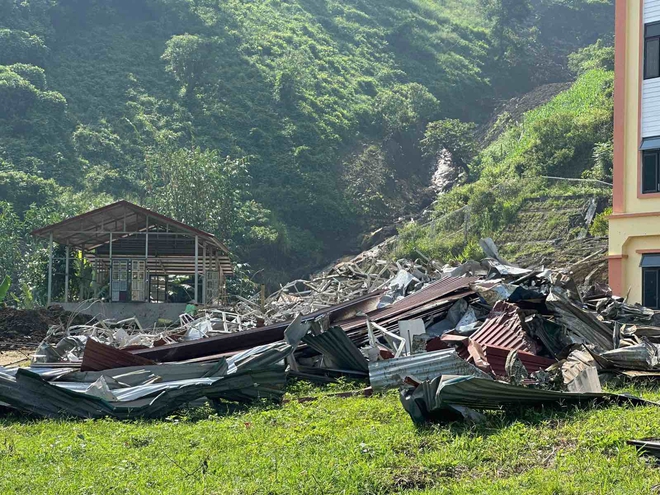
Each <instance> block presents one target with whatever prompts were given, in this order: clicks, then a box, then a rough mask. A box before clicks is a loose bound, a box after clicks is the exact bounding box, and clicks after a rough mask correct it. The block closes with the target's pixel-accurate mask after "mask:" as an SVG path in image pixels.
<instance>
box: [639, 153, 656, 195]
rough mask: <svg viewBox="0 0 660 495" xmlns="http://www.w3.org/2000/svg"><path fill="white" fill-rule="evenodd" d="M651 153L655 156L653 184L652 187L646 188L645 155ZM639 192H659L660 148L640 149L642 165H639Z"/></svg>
mask: <svg viewBox="0 0 660 495" xmlns="http://www.w3.org/2000/svg"><path fill="white" fill-rule="evenodd" d="M649 155H652V156H654V157H655V184H654V187H653V189H647V188H645V187H644V175H645V167H646V158H647V156H649ZM641 169H642V170H641V174H642V177H641V181H640V186H641V192H642V194H657V193H660V149H652V150H644V151H642V167H641Z"/></svg>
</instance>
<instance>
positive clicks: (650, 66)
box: [644, 22, 660, 79]
mask: <svg viewBox="0 0 660 495" xmlns="http://www.w3.org/2000/svg"><path fill="white" fill-rule="evenodd" d="M654 77H660V22H656V23H654V24H647V25H646V26H644V79H653V78H654Z"/></svg>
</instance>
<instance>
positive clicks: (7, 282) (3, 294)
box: [0, 275, 11, 303]
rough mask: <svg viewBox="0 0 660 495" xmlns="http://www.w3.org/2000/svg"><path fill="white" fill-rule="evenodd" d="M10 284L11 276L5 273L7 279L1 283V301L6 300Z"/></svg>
mask: <svg viewBox="0 0 660 495" xmlns="http://www.w3.org/2000/svg"><path fill="white" fill-rule="evenodd" d="M10 285H11V278H9V275H5V279H4V280H3V281H2V284H0V303H2V302H4V300H5V297H7V292H8V291H9V286H10Z"/></svg>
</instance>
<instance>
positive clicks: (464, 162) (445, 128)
mask: <svg viewBox="0 0 660 495" xmlns="http://www.w3.org/2000/svg"><path fill="white" fill-rule="evenodd" d="M475 129H476V125H475V124H474V123H472V122H461V121H460V120H456V119H445V120H438V121H436V122H431V123H430V124H429V125H428V126H427V127H426V132H425V133H424V139H422V140H421V141H420V144H421V146H422V150H423V151H424V154H425V155H426V156H433V157H437V156H438V153H440V152H441V151H442V150H443V149H446V150H447V151H449V152H450V153H451V157H452V161H453V163H454V164H456V165H458V166H459V167H461V168H462V169H463V170H464V171H465V175H466V178H467V179H469V177H470V168H469V164H470V161H471V160H472V158H473V157H474V155H475V153H476V150H477V144H476V141H475V138H474V131H475Z"/></svg>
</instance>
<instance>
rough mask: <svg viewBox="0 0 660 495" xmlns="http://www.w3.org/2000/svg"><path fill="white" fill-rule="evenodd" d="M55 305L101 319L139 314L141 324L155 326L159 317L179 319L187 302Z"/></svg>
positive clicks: (120, 318) (123, 317) (121, 318)
mask: <svg viewBox="0 0 660 495" xmlns="http://www.w3.org/2000/svg"><path fill="white" fill-rule="evenodd" d="M53 305H56V306H62V307H63V308H64V309H66V310H67V311H74V312H82V313H85V314H89V315H92V316H95V317H96V318H97V319H100V320H105V319H114V320H123V319H125V318H132V317H133V316H137V319H138V320H140V324H141V325H142V326H143V327H148V326H153V325H154V324H155V323H156V322H157V321H158V319H159V318H165V319H167V320H172V321H178V320H179V315H180V314H181V313H183V312H184V311H185V309H186V304H185V303H162V304H156V303H142V302H128V303H120V302H113V303H109V302H106V303H102V302H95V303H93V304H92V306H89V303H88V302H87V303H79V302H70V303H53Z"/></svg>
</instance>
